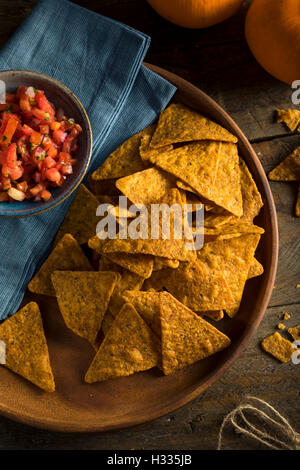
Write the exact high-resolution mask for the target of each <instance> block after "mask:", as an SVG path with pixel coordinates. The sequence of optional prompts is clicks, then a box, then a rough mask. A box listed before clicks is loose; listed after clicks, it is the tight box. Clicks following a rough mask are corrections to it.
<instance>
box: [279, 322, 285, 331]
mask: <svg viewBox="0 0 300 470" xmlns="http://www.w3.org/2000/svg"><path fill="white" fill-rule="evenodd" d="M277 328H278V330H285V325H284V324H283V323H278V325H277Z"/></svg>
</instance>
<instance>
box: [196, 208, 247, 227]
mask: <svg viewBox="0 0 300 470" xmlns="http://www.w3.org/2000/svg"><path fill="white" fill-rule="evenodd" d="M238 220H239V219H238ZM233 221H236V218H235V217H234V216H233V215H232V214H230V213H229V212H227V211H225V210H224V209H222V208H221V207H215V208H214V209H213V210H211V211H210V212H209V214H206V215H205V217H204V227H209V228H219V227H222V226H223V225H226V224H230V223H231V222H233Z"/></svg>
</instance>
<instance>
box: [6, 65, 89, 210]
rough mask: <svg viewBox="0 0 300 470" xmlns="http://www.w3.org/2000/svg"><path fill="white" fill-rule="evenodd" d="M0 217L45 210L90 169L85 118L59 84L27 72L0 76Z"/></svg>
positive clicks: (49, 78)
mask: <svg viewBox="0 0 300 470" xmlns="http://www.w3.org/2000/svg"><path fill="white" fill-rule="evenodd" d="M0 80H2V81H3V82H4V83H5V87H6V100H5V101H6V103H5V104H0V215H1V216H17V217H18V216H19V217H20V216H28V215H34V214H37V213H40V212H44V211H46V210H48V209H50V208H52V207H54V206H56V205H58V204H59V203H61V202H62V201H64V200H65V199H66V198H67V197H68V196H70V195H71V194H72V192H73V191H74V190H75V189H76V187H77V186H78V185H79V183H80V182H81V180H82V179H83V177H84V175H85V173H86V170H87V168H88V165H89V161H90V157H91V148H92V133H91V127H90V122H89V119H88V116H87V114H86V112H85V110H84V108H83V106H82V105H81V103H80V101H79V100H78V99H77V98H76V96H75V95H74V94H73V93H72V92H71V91H70V90H69V89H68V88H66V87H65V86H64V85H63V84H61V83H60V82H58V81H57V80H55V79H53V78H51V77H48V76H46V75H43V74H40V73H37V72H31V71H24V70H20V71H6V72H0Z"/></svg>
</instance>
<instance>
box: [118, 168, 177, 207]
mask: <svg viewBox="0 0 300 470" xmlns="http://www.w3.org/2000/svg"><path fill="white" fill-rule="evenodd" d="M116 186H117V188H118V189H119V190H120V191H121V192H122V193H123V194H124V195H125V196H126V197H127V198H128V199H129V200H130V201H131V202H133V203H134V204H145V205H148V204H156V203H158V202H159V201H160V200H161V198H162V197H163V195H164V194H165V193H166V192H168V191H169V190H170V189H171V188H174V187H175V186H176V184H175V180H174V179H173V178H172V177H171V176H170V175H169V174H168V173H165V172H164V171H161V170H159V169H158V168H148V169H147V170H143V171H139V172H138V173H134V174H132V175H129V176H126V177H125V178H121V179H119V180H117V182H116Z"/></svg>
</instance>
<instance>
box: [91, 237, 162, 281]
mask: <svg viewBox="0 0 300 470" xmlns="http://www.w3.org/2000/svg"><path fill="white" fill-rule="evenodd" d="M104 242H105V240H101V239H100V238H99V237H97V235H95V236H94V237H92V238H90V239H89V241H88V245H89V247H90V248H92V250H95V251H96V252H97V253H100V254H102V253H103V247H104ZM105 256H106V258H108V259H109V260H110V261H112V262H113V263H116V264H118V265H120V266H122V268H125V269H128V270H129V271H132V272H133V273H135V274H138V275H139V276H141V277H143V278H144V279H147V278H148V277H150V276H151V274H152V271H153V256H148V255H142V254H131V253H130V254H128V253H119V252H118V253H105Z"/></svg>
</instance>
